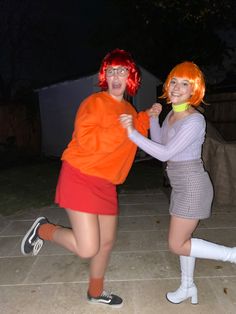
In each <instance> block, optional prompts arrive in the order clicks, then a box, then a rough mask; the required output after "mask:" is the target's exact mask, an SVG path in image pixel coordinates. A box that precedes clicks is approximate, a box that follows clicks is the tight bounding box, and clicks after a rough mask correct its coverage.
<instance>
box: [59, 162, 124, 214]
mask: <svg viewBox="0 0 236 314" xmlns="http://www.w3.org/2000/svg"><path fill="white" fill-rule="evenodd" d="M55 203H56V204H58V205H59V206H60V207H63V208H66V209H72V210H76V211H81V212H86V213H91V214H99V215H117V214H118V202H117V192H116V186H115V185H114V184H112V183H110V182H108V181H107V180H105V179H102V178H98V177H94V176H90V175H87V174H84V173H81V172H80V170H79V169H76V168H74V167H72V166H71V165H70V164H69V163H68V162H66V161H63V163H62V167H61V171H60V175H59V179H58V182H57V188H56V196H55Z"/></svg>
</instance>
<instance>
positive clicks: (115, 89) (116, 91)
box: [106, 65, 129, 101]
mask: <svg viewBox="0 0 236 314" xmlns="http://www.w3.org/2000/svg"><path fill="white" fill-rule="evenodd" d="M128 75H129V71H128V69H127V68H125V67H123V66H119V65H117V66H108V67H107V69H106V81H107V85H108V93H109V94H110V95H111V96H112V97H113V98H115V99H116V100H118V101H121V100H122V99H123V96H124V92H125V90H126V84H127V78H128Z"/></svg>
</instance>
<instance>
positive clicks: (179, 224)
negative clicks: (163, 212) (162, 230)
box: [168, 216, 199, 256]
mask: <svg viewBox="0 0 236 314" xmlns="http://www.w3.org/2000/svg"><path fill="white" fill-rule="evenodd" d="M198 222H199V220H197V219H185V218H179V217H176V216H171V220H170V227H169V239H168V242H169V248H170V250H171V251H172V252H173V253H175V254H178V255H185V256H189V255H190V251H191V237H192V233H193V232H194V230H195V229H196V227H197V225H198Z"/></svg>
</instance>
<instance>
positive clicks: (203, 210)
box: [166, 159, 213, 219]
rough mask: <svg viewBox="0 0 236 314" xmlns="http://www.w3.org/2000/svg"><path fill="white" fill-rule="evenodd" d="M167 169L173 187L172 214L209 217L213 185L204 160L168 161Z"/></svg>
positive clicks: (201, 217) (192, 217) (194, 217)
mask: <svg viewBox="0 0 236 314" xmlns="http://www.w3.org/2000/svg"><path fill="white" fill-rule="evenodd" d="M166 171H167V174H168V177H169V180H170V184H171V187H172V192H171V199H170V208H169V211H170V214H171V215H174V216H178V217H181V218H189V219H206V218H208V217H209V216H210V214H211V205H212V200H213V187H212V183H211V180H210V178H209V175H208V173H207V172H206V171H205V169H204V167H203V163H202V160H201V159H199V160H191V161H176V162H175V161H168V163H167V167H166Z"/></svg>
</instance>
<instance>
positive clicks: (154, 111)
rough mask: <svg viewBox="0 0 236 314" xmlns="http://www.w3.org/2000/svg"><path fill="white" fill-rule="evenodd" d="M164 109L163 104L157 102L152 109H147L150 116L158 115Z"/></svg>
mask: <svg viewBox="0 0 236 314" xmlns="http://www.w3.org/2000/svg"><path fill="white" fill-rule="evenodd" d="M161 111H162V105H161V104H160V103H155V104H153V105H152V107H151V108H150V109H148V110H147V114H148V115H149V117H154V118H156V117H158V116H159V115H160V113H161Z"/></svg>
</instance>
